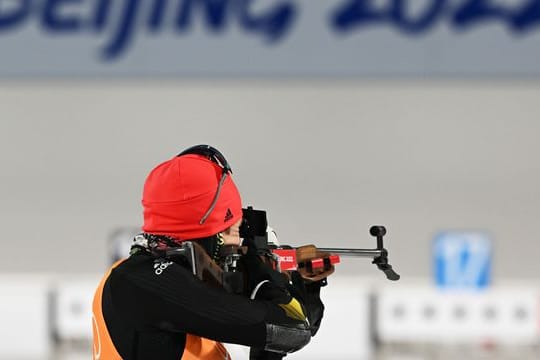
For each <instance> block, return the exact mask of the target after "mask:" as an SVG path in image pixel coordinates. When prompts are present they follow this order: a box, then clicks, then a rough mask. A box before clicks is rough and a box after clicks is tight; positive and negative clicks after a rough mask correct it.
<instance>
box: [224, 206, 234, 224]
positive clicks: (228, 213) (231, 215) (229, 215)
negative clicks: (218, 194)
mask: <svg viewBox="0 0 540 360" xmlns="http://www.w3.org/2000/svg"><path fill="white" fill-rule="evenodd" d="M232 218H233V213H232V211H231V209H227V213H226V214H225V220H223V222H227V221H229V220H231V219H232Z"/></svg>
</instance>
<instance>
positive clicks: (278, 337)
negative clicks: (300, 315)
mask: <svg viewBox="0 0 540 360" xmlns="http://www.w3.org/2000/svg"><path fill="white" fill-rule="evenodd" d="M310 340H311V331H310V330H309V327H308V326H304V325H301V326H297V327H290V326H284V325H276V324H266V346H265V347H264V350H266V351H272V352H277V353H282V354H288V353H292V352H295V351H298V350H300V349H301V348H303V347H304V346H306V345H307V344H308V343H309V341H310Z"/></svg>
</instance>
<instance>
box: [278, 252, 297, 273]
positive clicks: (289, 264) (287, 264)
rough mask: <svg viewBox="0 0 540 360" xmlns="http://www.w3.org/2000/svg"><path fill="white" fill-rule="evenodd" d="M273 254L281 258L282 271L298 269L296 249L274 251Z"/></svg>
mask: <svg viewBox="0 0 540 360" xmlns="http://www.w3.org/2000/svg"><path fill="white" fill-rule="evenodd" d="M272 252H273V253H274V254H276V255H277V256H279V266H280V267H281V271H284V270H296V269H297V267H298V266H297V263H296V250H295V249H273V250H272Z"/></svg>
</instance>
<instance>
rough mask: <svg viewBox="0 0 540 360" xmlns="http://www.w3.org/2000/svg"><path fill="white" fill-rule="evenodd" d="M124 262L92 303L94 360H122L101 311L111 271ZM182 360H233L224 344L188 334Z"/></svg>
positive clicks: (100, 289)
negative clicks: (114, 270)
mask: <svg viewBox="0 0 540 360" xmlns="http://www.w3.org/2000/svg"><path fill="white" fill-rule="evenodd" d="M122 261H124V260H120V261H118V262H116V263H115V264H114V265H113V266H112V267H111V268H110V270H109V271H108V272H107V273H106V274H105V276H104V277H103V279H102V280H101V282H100V283H99V286H98V288H97V289H96V293H95V295H94V301H93V303H92V313H93V314H92V333H93V344H94V347H93V359H94V360H122V357H121V356H120V354H118V351H117V350H116V347H115V346H114V343H113V341H112V339H111V336H110V335H109V331H108V330H107V325H106V324H105V319H104V318H103V311H102V310H101V302H102V295H103V286H104V285H105V281H107V278H108V277H109V275H110V274H111V271H112V270H113V269H114V268H115V267H117V266H118V265H120V263H122ZM181 360H231V357H230V355H229V353H228V352H227V349H225V347H224V346H223V344H221V343H219V342H217V341H213V340H209V339H205V338H202V337H200V336H195V335H191V334H187V336H186V346H185V348H184V354H183V355H182V358H181Z"/></svg>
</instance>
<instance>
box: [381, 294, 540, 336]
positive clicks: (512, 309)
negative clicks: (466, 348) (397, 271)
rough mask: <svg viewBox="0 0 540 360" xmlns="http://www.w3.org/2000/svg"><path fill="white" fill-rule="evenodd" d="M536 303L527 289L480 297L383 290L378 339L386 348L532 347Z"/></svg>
mask: <svg viewBox="0 0 540 360" xmlns="http://www.w3.org/2000/svg"><path fill="white" fill-rule="evenodd" d="M539 299H540V293H539V291H538V290H537V289H535V288H532V287H526V286H521V287H519V286H502V287H501V286H498V287H493V288H492V289H490V290H486V291H479V292H450V291H442V290H437V289H435V288H433V287H428V286H414V285H408V286H405V285H404V284H401V285H400V286H395V287H390V286H386V287H384V288H383V289H381V290H380V291H379V293H378V295H377V310H376V314H377V316H376V318H377V334H378V336H379V338H380V340H381V341H382V342H387V343H392V342H405V343H407V342H408V343H411V342H422V343H440V344H448V343H469V344H473V343H491V342H492V343H499V344H506V345H534V344H535V343H538V341H539V340H540V330H539V323H538V320H539V319H540V312H539V309H538V306H539Z"/></svg>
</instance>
